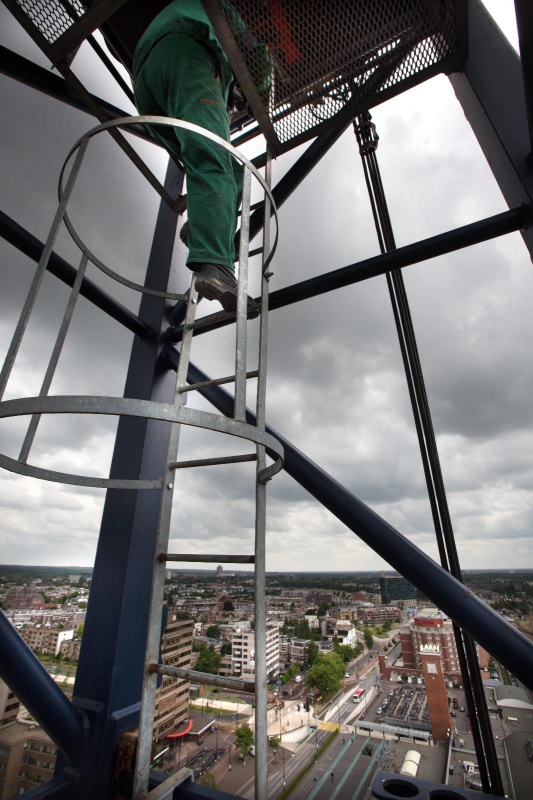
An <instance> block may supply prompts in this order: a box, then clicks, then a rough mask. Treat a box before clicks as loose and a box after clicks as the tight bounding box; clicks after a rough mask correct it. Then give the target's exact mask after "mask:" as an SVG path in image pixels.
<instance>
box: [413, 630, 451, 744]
mask: <svg viewBox="0 0 533 800" xmlns="http://www.w3.org/2000/svg"><path fill="white" fill-rule="evenodd" d="M420 661H421V664H422V672H423V675H424V683H425V687H426V697H427V703H428V709H429V721H430V723H431V734H432V736H433V739H434V740H435V741H437V742H446V741H447V739H448V737H449V735H450V731H451V730H452V728H453V726H452V720H451V717H450V704H449V700H448V696H447V694H446V683H445V680H444V673H443V669H442V667H443V664H442V656H441V653H440V651H439V645H438V644H425V645H422V647H421V648H420Z"/></svg>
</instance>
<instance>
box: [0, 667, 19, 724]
mask: <svg viewBox="0 0 533 800" xmlns="http://www.w3.org/2000/svg"><path fill="white" fill-rule="evenodd" d="M19 710H20V701H19V699H18V698H17V697H15V695H14V694H13V692H12V691H11V689H10V688H9V686H8V685H7V683H4V681H3V680H2V679H1V678H0V727H1V726H3V725H9V723H10V722H15V720H16V719H17V714H18V713H19Z"/></svg>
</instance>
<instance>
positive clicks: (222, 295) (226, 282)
mask: <svg viewBox="0 0 533 800" xmlns="http://www.w3.org/2000/svg"><path fill="white" fill-rule="evenodd" d="M196 291H197V292H198V293H199V294H202V295H203V296H204V297H205V299H206V300H218V302H219V303H220V304H221V306H222V308H223V309H224V311H225V312H226V313H228V312H231V311H236V310H237V291H238V284H237V279H236V278H235V273H234V272H232V271H231V270H230V269H229V268H228V267H224V266H222V265H221V264H202V267H201V269H200V270H199V274H198V277H197V278H196ZM258 315H259V308H258V307H257V305H256V303H254V301H253V300H252V298H251V297H248V313H247V316H248V319H255V317H257V316H258Z"/></svg>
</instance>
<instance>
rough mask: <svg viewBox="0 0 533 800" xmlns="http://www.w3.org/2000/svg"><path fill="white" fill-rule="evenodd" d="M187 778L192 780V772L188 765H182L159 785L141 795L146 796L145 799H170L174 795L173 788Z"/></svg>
mask: <svg viewBox="0 0 533 800" xmlns="http://www.w3.org/2000/svg"><path fill="white" fill-rule="evenodd" d="M188 780H192V781H194V772H193V770H192V769H189V768H188V767H182V768H181V769H180V770H178V772H175V773H174V774H173V775H170V777H168V778H167V779H166V780H164V781H163V783H160V784H159V786H156V787H155V789H151V790H150V791H149V792H148V794H147V795H143V796H144V797H146V800H171V798H172V797H174V789H176V787H178V786H181V784H182V783H185V781H188Z"/></svg>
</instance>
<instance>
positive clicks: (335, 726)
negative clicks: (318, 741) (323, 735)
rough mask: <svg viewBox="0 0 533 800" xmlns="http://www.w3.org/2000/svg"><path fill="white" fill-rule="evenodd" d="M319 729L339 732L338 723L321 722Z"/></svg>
mask: <svg viewBox="0 0 533 800" xmlns="http://www.w3.org/2000/svg"><path fill="white" fill-rule="evenodd" d="M318 728H319V730H321V731H338V730H339V725H338V723H337V722H326V721H324V722H319V723H318Z"/></svg>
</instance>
